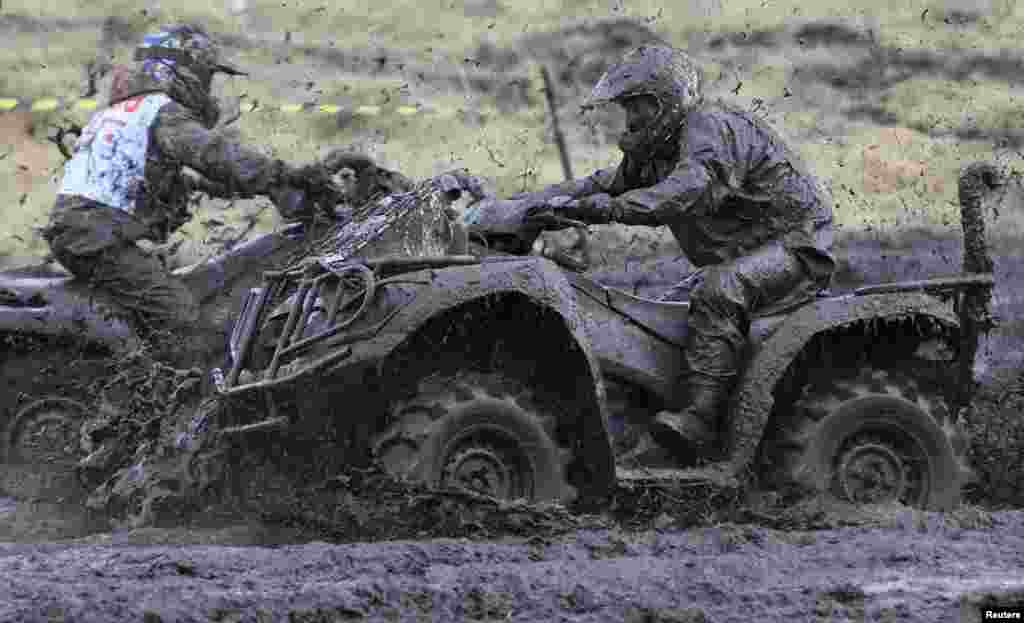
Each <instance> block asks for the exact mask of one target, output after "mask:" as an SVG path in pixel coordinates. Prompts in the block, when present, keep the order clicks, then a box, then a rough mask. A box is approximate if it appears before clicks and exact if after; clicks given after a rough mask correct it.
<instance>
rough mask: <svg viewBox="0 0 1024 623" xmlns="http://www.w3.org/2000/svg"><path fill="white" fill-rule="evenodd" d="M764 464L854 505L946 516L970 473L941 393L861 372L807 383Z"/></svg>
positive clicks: (894, 374) (891, 374) (893, 375)
mask: <svg viewBox="0 0 1024 623" xmlns="http://www.w3.org/2000/svg"><path fill="white" fill-rule="evenodd" d="M781 437H782V439H781V442H776V443H775V444H772V445H771V446H770V448H771V449H769V450H768V452H769V454H770V456H766V457H765V460H766V461H770V462H776V464H778V465H780V466H781V467H782V469H783V471H784V472H785V473H784V475H783V480H784V481H788V482H790V483H794V484H798V485H803V486H805V487H809V488H811V489H812V490H815V491H819V492H829V493H831V494H833V495H835V496H836V497H838V498H840V499H842V500H845V501H848V502H852V503H855V504H884V503H889V502H900V503H903V504H906V505H907V506H912V507H915V508H922V509H928V510H948V509H951V508H953V507H955V506H956V505H957V503H958V502H959V500H960V490H961V487H962V485H963V484H964V481H965V476H966V475H967V474H968V473H969V471H968V470H967V468H966V467H965V466H966V460H965V454H966V436H965V435H964V434H963V432H962V429H961V427H959V426H958V425H957V424H956V423H955V422H953V421H952V418H951V416H950V413H949V410H948V408H947V407H946V405H945V401H944V400H943V399H942V397H941V396H940V395H939V392H937V391H936V392H928V391H924V390H923V389H922V388H921V387H920V385H919V384H918V383H917V382H916V381H915V380H914V379H913V378H911V377H910V376H908V375H907V374H904V373H902V372H898V371H893V370H881V369H877V368H871V367H864V368H861V369H860V370H857V371H848V372H847V373H846V374H842V373H840V374H838V375H834V376H833V377H832V379H830V380H825V381H821V382H819V383H817V384H815V383H812V384H811V385H809V386H808V387H807V388H806V389H805V391H804V394H803V395H802V397H801V398H800V399H799V400H797V401H796V403H795V404H794V405H793V413H792V417H791V419H789V420H788V425H787V426H785V427H784V432H783V434H782V435H781Z"/></svg>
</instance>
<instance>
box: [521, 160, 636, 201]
mask: <svg viewBox="0 0 1024 623" xmlns="http://www.w3.org/2000/svg"><path fill="white" fill-rule="evenodd" d="M616 173H617V169H615V168H614V167H613V168H609V169H598V170H597V171H594V172H593V173H591V174H590V175H588V176H587V177H579V178H576V179H572V180H568V181H565V182H559V183H557V184H551V185H550V186H545V187H544V188H542V189H541V190H535V191H532V192H521V193H517V194H515V195H512V196H511V197H510V199H526V198H531V199H536V200H539V201H544V200H547V199H553V198H555V197H564V196H568V197H572V198H573V199H580V198H583V197H589V196H590V195H596V194H599V193H611V192H612V191H613V189H614V186H615V182H616V179H617V176H616Z"/></svg>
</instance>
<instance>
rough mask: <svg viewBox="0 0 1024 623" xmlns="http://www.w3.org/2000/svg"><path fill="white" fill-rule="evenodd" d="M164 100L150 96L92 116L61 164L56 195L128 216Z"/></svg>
mask: <svg viewBox="0 0 1024 623" xmlns="http://www.w3.org/2000/svg"><path fill="white" fill-rule="evenodd" d="M170 101H171V98H169V97H168V96H167V95H165V94H163V93H150V94H147V95H140V96H137V97H133V98H130V99H127V100H124V101H123V102H118V103H116V104H114V105H113V106H110V107H108V108H105V109H103V110H101V111H99V112H97V113H96V114H95V115H93V117H92V119H90V120H89V123H88V125H86V126H85V128H84V129H83V130H82V135H81V136H80V137H79V138H78V141H77V142H76V144H75V154H74V157H72V158H71V160H69V161H68V162H67V164H65V165H64V179H63V180H62V181H61V186H60V190H59V191H58V192H59V193H60V194H62V195H77V196H79V197H85V198H88V199H92V200H93V201H95V202H97V203H101V204H103V205H106V206H110V207H112V208H117V209H119V210H124V211H125V212H127V213H129V214H131V213H133V212H134V211H135V202H136V201H137V200H138V199H139V197H140V194H141V192H142V190H143V188H144V182H145V178H146V150H147V148H148V147H149V128H150V127H151V126H152V125H153V121H154V120H155V119H156V115H157V113H158V112H160V109H161V108H162V107H163V106H164V104H166V103H168V102H170Z"/></svg>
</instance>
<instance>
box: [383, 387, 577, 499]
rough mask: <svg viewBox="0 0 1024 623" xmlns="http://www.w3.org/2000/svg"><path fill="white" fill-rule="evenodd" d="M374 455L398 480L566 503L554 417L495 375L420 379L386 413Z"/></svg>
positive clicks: (565, 456)
mask: <svg viewBox="0 0 1024 623" xmlns="http://www.w3.org/2000/svg"><path fill="white" fill-rule="evenodd" d="M389 411H390V414H391V418H390V420H389V424H388V426H387V428H386V430H385V431H384V432H383V433H381V434H380V435H378V436H377V437H376V439H375V440H374V444H373V452H374V455H375V457H376V458H377V459H378V460H379V461H380V462H381V463H382V464H383V466H384V467H385V469H387V471H388V472H389V473H391V474H392V475H394V476H396V477H403V478H408V479H410V480H413V481H418V482H423V483H426V484H428V485H430V486H435V487H437V486H440V487H446V486H457V487H463V488H467V489H472V490H475V491H477V492H480V493H484V494H486V495H490V496H492V497H495V498H499V499H506V500H510V499H519V498H525V499H528V500H531V501H547V500H557V501H568V500H569V499H571V498H572V497H573V496H574V493H575V492H574V489H573V487H571V486H570V485H569V484H568V482H567V480H566V465H567V463H568V460H569V458H570V457H571V452H570V451H569V450H568V449H564V448H559V447H558V445H557V443H556V441H555V440H556V439H557V438H558V437H557V435H556V424H557V418H556V416H555V415H554V414H551V413H546V412H545V411H544V410H543V409H542V408H541V407H539V406H538V405H536V404H534V402H533V400H532V397H531V395H530V392H529V391H527V390H526V389H525V388H523V387H522V385H521V384H519V383H517V382H516V381H514V380H512V379H509V378H507V377H505V376H504V375H502V374H500V373H493V374H484V373H468V372H467V373H461V374H458V375H455V376H432V377H429V378H426V379H423V380H422V381H421V382H420V383H419V386H418V388H417V394H416V395H415V396H414V397H413V398H412V399H411V400H405V401H399V402H397V403H396V404H393V405H392V406H391V409H390V410H389Z"/></svg>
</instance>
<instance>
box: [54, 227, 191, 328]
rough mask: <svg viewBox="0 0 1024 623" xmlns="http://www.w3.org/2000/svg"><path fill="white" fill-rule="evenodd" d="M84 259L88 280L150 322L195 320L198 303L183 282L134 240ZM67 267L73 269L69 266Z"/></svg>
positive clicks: (180, 324) (186, 322)
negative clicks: (86, 263)
mask: <svg viewBox="0 0 1024 623" xmlns="http://www.w3.org/2000/svg"><path fill="white" fill-rule="evenodd" d="M57 259H58V260H60V261H61V263H65V262H64V260H63V259H61V258H60V257H58V258H57ZM85 261H86V262H88V263H89V264H90V265H91V267H90V268H91V270H90V271H89V274H88V280H89V281H90V283H92V284H93V285H94V286H95V287H97V288H102V289H103V290H106V291H107V292H109V293H110V294H111V295H112V296H113V297H114V299H115V300H116V301H117V302H118V303H119V304H120V305H122V306H123V307H125V308H126V309H128V310H131V311H133V312H136V313H137V314H139V315H140V316H141V317H142V318H144V319H146V320H147V321H149V322H152V323H153V324H154V325H156V326H160V327H166V328H177V327H185V326H189V327H191V326H192V325H194V324H195V323H196V322H197V321H198V320H199V305H198V304H197V303H196V300H195V298H194V297H193V296H192V293H191V292H190V291H189V290H188V288H187V287H186V286H185V284H184V283H183V282H182V281H181V280H180V279H178V278H177V277H175V276H174V275H173V274H171V273H170V271H168V270H167V268H166V267H165V266H164V263H163V261H161V260H160V259H159V258H158V257H156V256H154V255H150V254H148V253H146V252H145V251H143V250H142V249H140V248H139V247H137V246H136V245H135V244H132V243H125V244H120V245H116V246H111V247H108V248H106V249H104V250H103V251H101V252H100V253H97V254H95V255H93V256H91V257H90V258H87V259H86V260H85ZM68 269H69V270H71V271H72V272H74V268H73V267H71V266H68Z"/></svg>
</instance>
